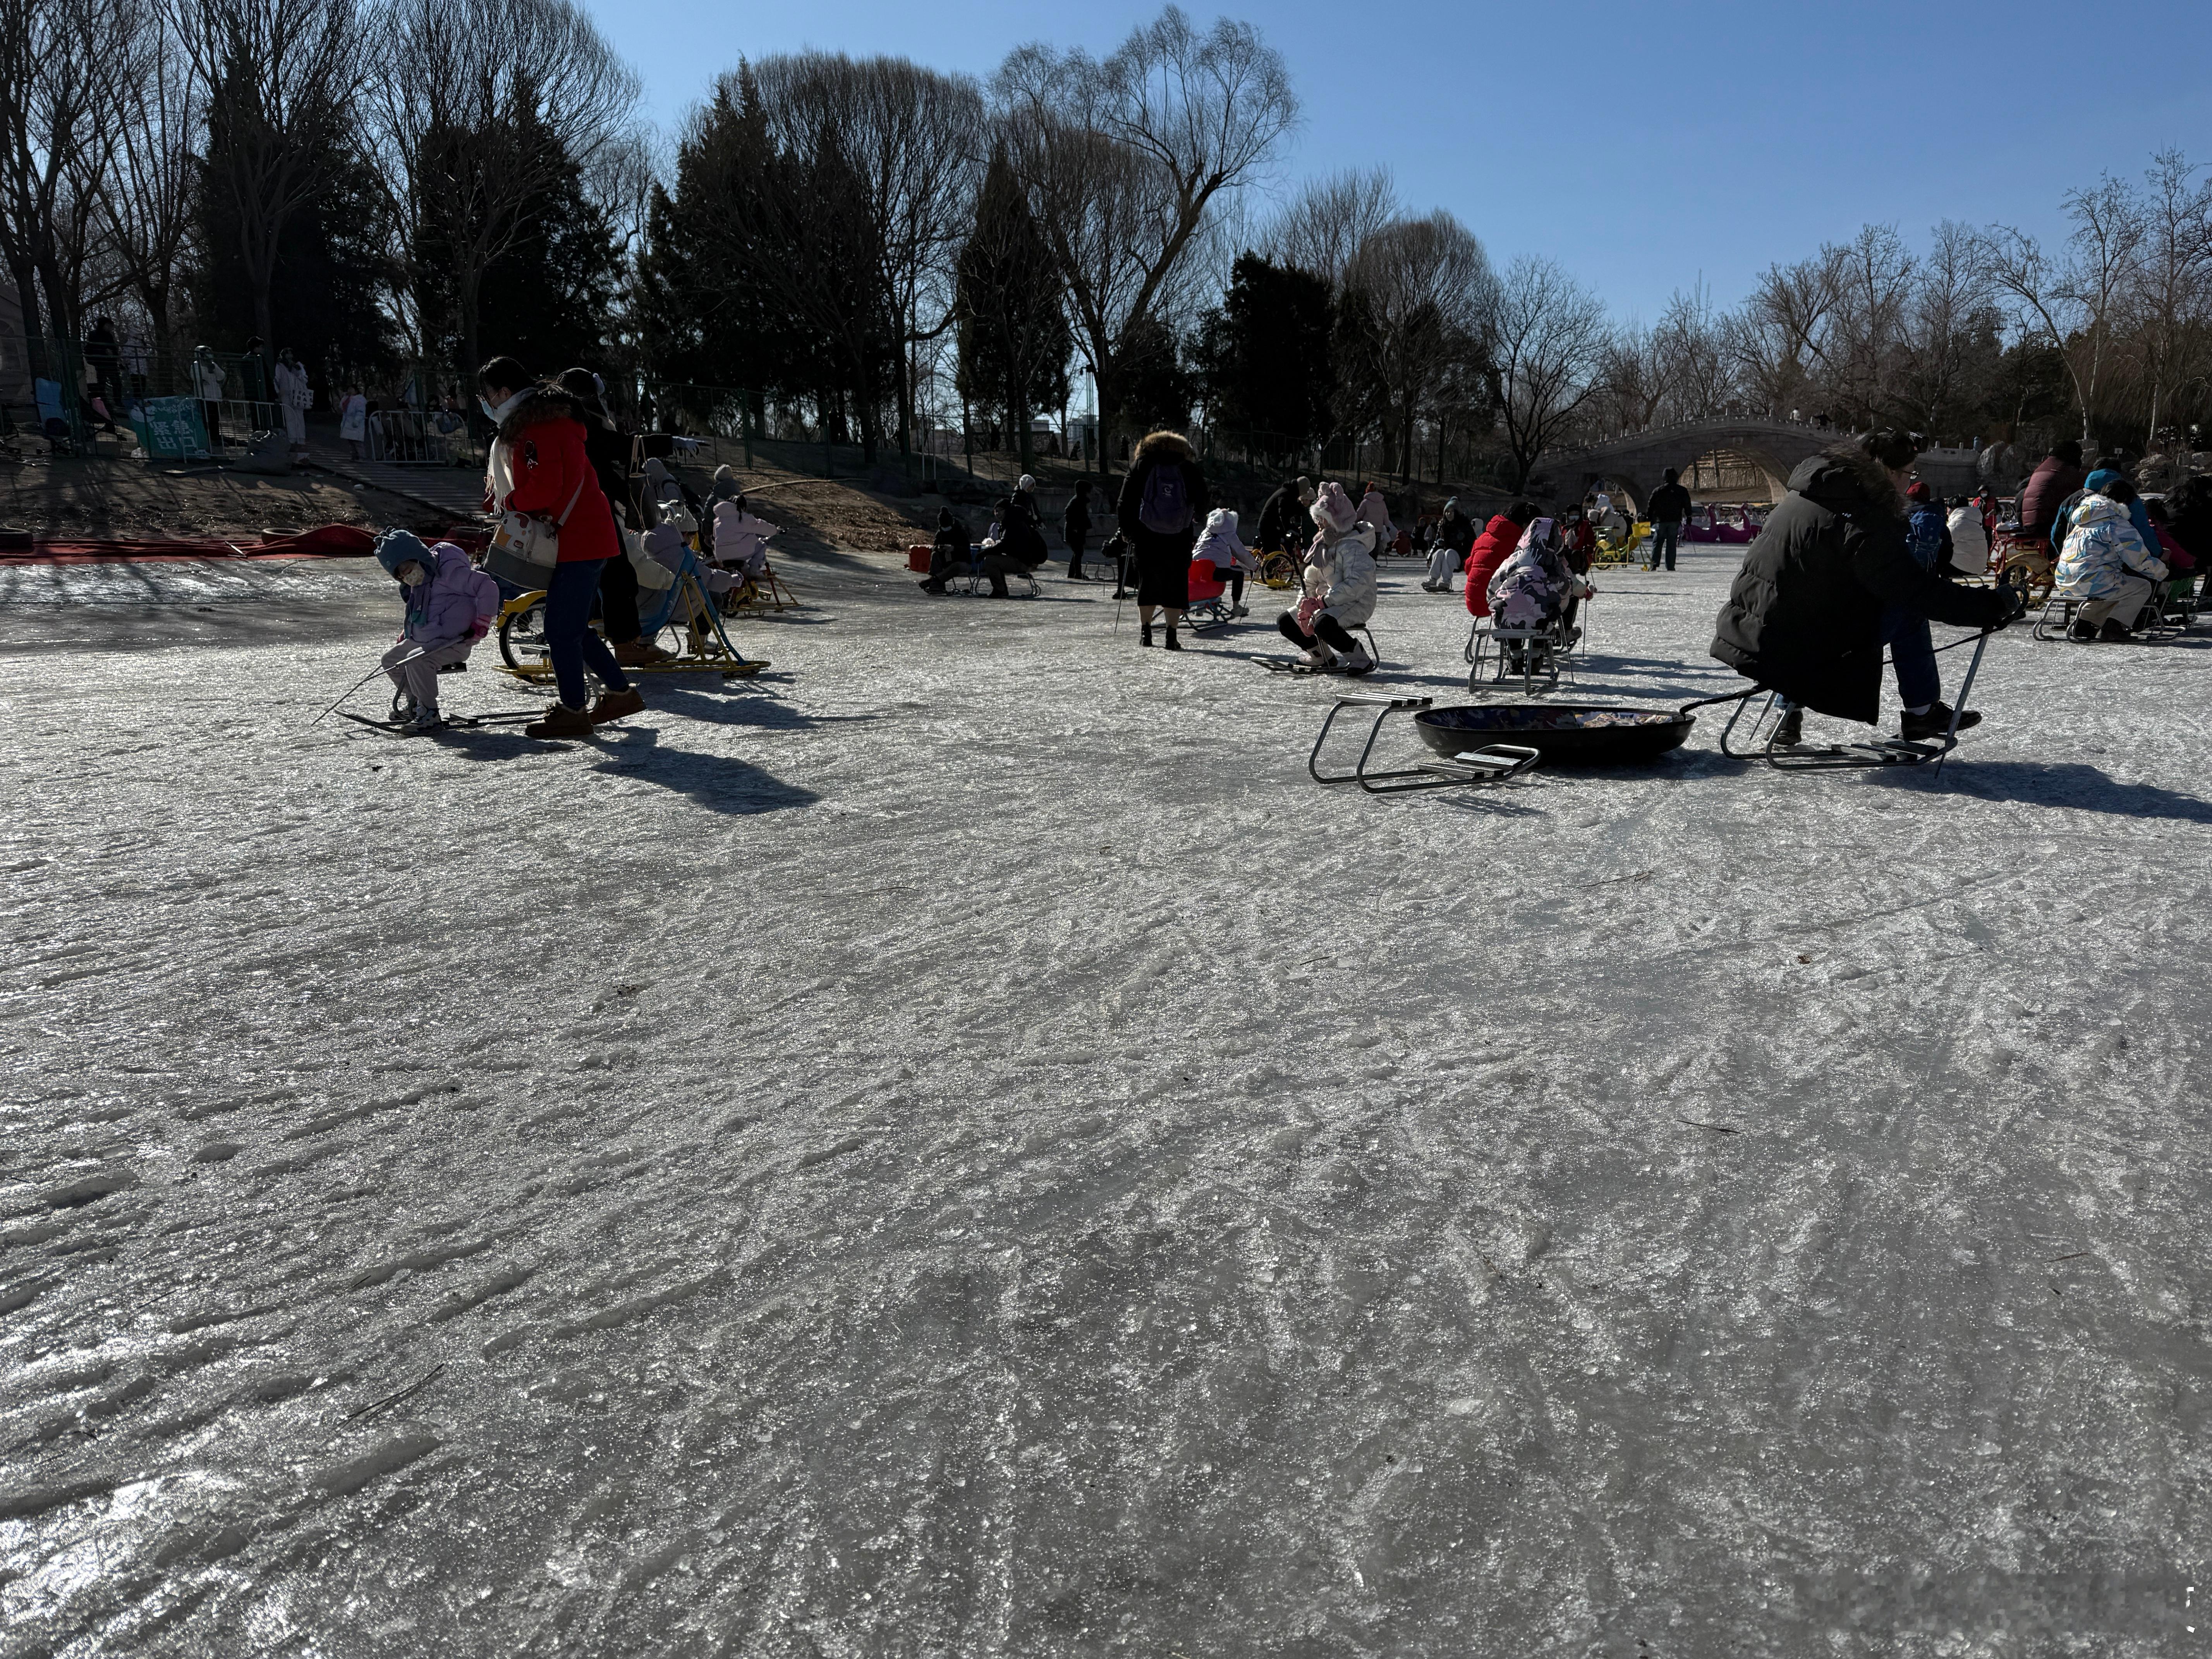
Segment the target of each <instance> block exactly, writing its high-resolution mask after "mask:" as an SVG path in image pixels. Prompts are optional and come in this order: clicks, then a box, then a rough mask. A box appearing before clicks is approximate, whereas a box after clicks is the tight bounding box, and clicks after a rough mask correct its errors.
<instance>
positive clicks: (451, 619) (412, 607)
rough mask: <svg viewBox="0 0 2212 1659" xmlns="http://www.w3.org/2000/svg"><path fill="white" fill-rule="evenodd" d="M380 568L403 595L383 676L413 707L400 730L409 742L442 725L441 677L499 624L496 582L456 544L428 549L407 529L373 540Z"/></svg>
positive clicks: (463, 658) (462, 660) (465, 657)
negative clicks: (399, 619) (395, 635)
mask: <svg viewBox="0 0 2212 1659" xmlns="http://www.w3.org/2000/svg"><path fill="white" fill-rule="evenodd" d="M376 562H378V563H379V564H380V565H382V566H383V567H384V568H386V570H388V571H389V572H391V573H392V578H393V580H396V581H398V583H399V585H400V588H401V591H402V592H403V593H404V596H405V601H406V611H405V612H404V617H403V619H402V622H401V624H400V630H399V640H398V643H397V644H395V645H394V646H393V647H392V649H390V650H389V651H387V652H386V653H384V671H385V672H386V673H387V674H389V675H390V676H391V677H392V684H394V685H396V686H398V688H399V690H401V691H403V692H404V693H405V694H406V696H407V699H408V702H409V703H410V708H409V711H408V714H407V718H406V721H405V723H404V725H403V726H401V727H400V730H402V731H403V732H408V733H409V734H410V735H414V734H419V733H421V732H435V731H436V730H438V729H439V728H440V727H441V726H443V725H445V723H446V722H445V720H444V718H443V716H441V714H439V712H438V672H439V671H440V670H441V669H442V668H444V667H445V666H446V665H447V664H449V663H457V662H465V661H467V660H468V655H469V653H470V652H471V651H472V650H474V649H475V648H476V642H477V641H478V640H480V639H482V638H483V636H484V635H486V634H489V632H490V631H491V626H492V623H494V622H495V621H496V620H497V619H498V617H499V607H500V595H499V583H498V582H497V581H496V580H494V579H493V578H492V577H490V576H488V575H486V574H484V573H483V571H481V570H479V569H477V568H476V567H475V566H474V565H472V564H471V563H470V562H469V556H468V555H467V554H465V553H464V552H462V551H461V550H460V549H459V548H458V547H456V546H454V545H453V543H451V542H440V543H439V544H437V545H436V546H435V547H425V546H424V545H423V544H422V538H420V537H417V536H414V535H410V533H409V532H406V531H404V530H387V531H386V532H384V533H383V534H382V535H381V536H380V537H378V538H376Z"/></svg>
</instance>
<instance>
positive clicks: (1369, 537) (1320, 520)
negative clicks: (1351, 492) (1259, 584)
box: [1275, 479, 1376, 674]
mask: <svg viewBox="0 0 2212 1659" xmlns="http://www.w3.org/2000/svg"><path fill="white" fill-rule="evenodd" d="M1312 517H1313V521H1314V526H1315V528H1314V538H1313V545H1312V546H1311V547H1310V548H1308V549H1307V550H1306V559H1305V562H1306V569H1307V572H1308V574H1309V576H1310V575H1311V574H1314V573H1318V574H1319V575H1320V577H1321V580H1322V605H1321V606H1320V608H1319V609H1318V610H1311V611H1310V608H1309V606H1308V605H1303V604H1302V605H1299V606H1298V607H1297V609H1296V610H1294V611H1285V612H1284V613H1283V614H1282V616H1281V617H1279V618H1278V619H1277V622H1276V624H1275V625H1276V627H1277V628H1278V629H1279V630H1280V631H1281V633H1282V635H1283V637H1284V638H1285V639H1286V640H1288V641H1290V642H1291V644H1293V645H1297V646H1303V647H1305V655H1304V657H1303V658H1302V659H1300V661H1301V663H1302V665H1304V666H1305V667H1307V668H1314V669H1325V668H1336V667H1341V668H1342V670H1343V671H1344V672H1346V673H1347V674H1364V673H1368V672H1370V671H1372V670H1373V668H1374V666H1375V659H1374V658H1373V657H1371V656H1370V655H1369V654H1368V653H1367V647H1365V646H1364V644H1362V643H1361V642H1360V641H1358V640H1357V639H1354V638H1353V637H1352V629H1355V628H1358V627H1360V626H1362V625H1363V624H1364V623H1365V622H1366V621H1367V619H1368V618H1369V617H1371V616H1373V615H1374V614H1375V595H1376V572H1375V544H1376V532H1375V527H1374V526H1372V525H1369V524H1365V523H1363V522H1361V521H1360V520H1359V517H1358V511H1357V509H1355V508H1354V507H1353V506H1352V501H1351V499H1350V498H1349V497H1348V496H1346V495H1345V493H1344V488H1343V486H1342V485H1340V484H1339V483H1336V482H1335V481H1334V480H1333V479H1332V480H1330V481H1329V482H1328V483H1323V484H1322V487H1321V493H1320V494H1319V495H1316V497H1315V498H1314V504H1313V510H1312ZM1307 592H1308V594H1309V597H1310V596H1311V594H1312V586H1311V583H1310V581H1309V582H1308V584H1307ZM1340 652H1341V653H1343V654H1344V658H1345V660H1344V661H1343V662H1342V663H1341V664H1340V663H1339V662H1338V661H1337V654H1338V653H1340Z"/></svg>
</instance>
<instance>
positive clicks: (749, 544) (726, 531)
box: [714, 495, 776, 581]
mask: <svg viewBox="0 0 2212 1659" xmlns="http://www.w3.org/2000/svg"><path fill="white" fill-rule="evenodd" d="M775 532H776V526H775V525H772V524H770V523H769V521H768V520H765V519H761V518H756V517H755V516H754V515H753V513H752V510H751V509H750V507H747V506H746V505H745V498H744V496H742V495H739V496H738V497H736V498H735V499H733V500H729V501H717V502H715V503H714V562H715V563H716V564H718V565H720V566H721V567H722V568H724V569H725V570H728V571H731V572H732V573H741V575H742V579H743V580H746V581H758V580H760V579H761V578H762V577H763V576H764V575H766V574H768V538H769V537H771V536H773V535H775Z"/></svg>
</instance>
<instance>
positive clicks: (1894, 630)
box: [1881, 605, 1943, 708]
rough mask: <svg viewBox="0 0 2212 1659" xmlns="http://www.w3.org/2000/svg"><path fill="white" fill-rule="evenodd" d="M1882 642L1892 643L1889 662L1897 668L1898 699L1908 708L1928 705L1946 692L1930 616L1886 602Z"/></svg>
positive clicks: (1883, 613)
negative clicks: (1929, 631) (1932, 635)
mask: <svg viewBox="0 0 2212 1659" xmlns="http://www.w3.org/2000/svg"><path fill="white" fill-rule="evenodd" d="M1881 642H1882V643H1883V644H1884V645H1886V646H1887V647H1889V660H1890V665H1891V666H1892V667H1893V668H1894V669H1896V671H1897V696H1898V700H1899V702H1902V703H1903V704H1904V705H1905V707H1906V708H1926V707H1928V705H1929V704H1930V703H1932V702H1935V701H1936V699H1937V698H1938V697H1940V696H1942V695H1943V680H1942V676H1941V675H1940V674H1938V673H1937V672H1936V647H1935V645H1934V644H1933V643H1932V642H1931V641H1929V637H1928V618H1927V617H1923V616H1922V615H1921V614H1920V613H1919V612H1918V611H1908V610H1906V609H1905V607H1904V606H1903V605H1887V606H1885V607H1884V608H1883V611H1882V613H1881Z"/></svg>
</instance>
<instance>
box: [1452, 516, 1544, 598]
mask: <svg viewBox="0 0 2212 1659" xmlns="http://www.w3.org/2000/svg"><path fill="white" fill-rule="evenodd" d="M1535 521H1536V504H1535V503H1534V501H1516V502H1514V503H1513V505H1512V506H1510V507H1507V508H1506V509H1505V510H1504V512H1503V513H1499V514H1498V516H1497V517H1496V518H1494V519H1492V520H1491V521H1490V522H1489V523H1488V524H1487V525H1486V526H1484V527H1483V532H1482V534H1480V536H1477V537H1476V538H1474V551H1473V552H1471V553H1469V554H1468V556H1467V611H1468V615H1469V616H1470V617H1486V616H1488V615H1489V614H1490V579H1491V578H1492V576H1494V575H1496V574H1498V566H1499V565H1501V564H1504V562H1506V560H1508V559H1510V558H1511V557H1512V556H1513V550H1514V549H1515V548H1516V547H1518V546H1520V545H1521V532H1522V531H1524V530H1526V529H1527V528H1528V526H1530V525H1532V524H1534V522H1535Z"/></svg>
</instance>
